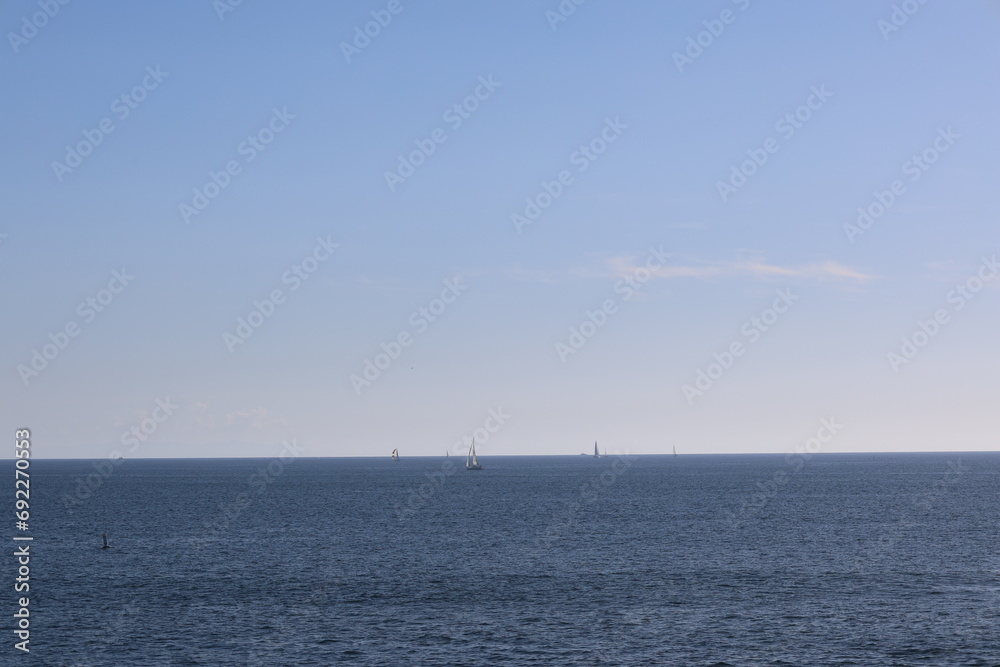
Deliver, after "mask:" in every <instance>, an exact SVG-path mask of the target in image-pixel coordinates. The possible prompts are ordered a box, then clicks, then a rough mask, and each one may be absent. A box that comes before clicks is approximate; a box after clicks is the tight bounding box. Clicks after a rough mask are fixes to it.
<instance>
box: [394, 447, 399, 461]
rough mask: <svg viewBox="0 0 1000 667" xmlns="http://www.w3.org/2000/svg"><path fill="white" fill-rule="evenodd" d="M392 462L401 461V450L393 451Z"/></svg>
mask: <svg viewBox="0 0 1000 667" xmlns="http://www.w3.org/2000/svg"><path fill="white" fill-rule="evenodd" d="M392 460H393V461H398V460H399V450H398V449H394V450H392Z"/></svg>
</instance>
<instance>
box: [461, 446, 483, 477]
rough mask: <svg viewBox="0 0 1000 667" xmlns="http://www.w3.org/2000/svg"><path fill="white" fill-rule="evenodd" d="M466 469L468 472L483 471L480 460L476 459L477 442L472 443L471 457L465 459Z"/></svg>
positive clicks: (470, 448)
mask: <svg viewBox="0 0 1000 667" xmlns="http://www.w3.org/2000/svg"><path fill="white" fill-rule="evenodd" d="M465 469H466V470H482V469H483V466H482V465H480V463H479V459H477V458H476V441H475V440H473V441H472V446H471V447H469V457H468V458H467V459H465Z"/></svg>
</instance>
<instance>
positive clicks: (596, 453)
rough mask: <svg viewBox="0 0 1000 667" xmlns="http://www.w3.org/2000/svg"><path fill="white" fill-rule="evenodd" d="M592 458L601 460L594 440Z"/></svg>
mask: <svg viewBox="0 0 1000 667" xmlns="http://www.w3.org/2000/svg"><path fill="white" fill-rule="evenodd" d="M594 458H595V459H599V458H601V455H600V454H599V453H598V451H597V441H596V440H594Z"/></svg>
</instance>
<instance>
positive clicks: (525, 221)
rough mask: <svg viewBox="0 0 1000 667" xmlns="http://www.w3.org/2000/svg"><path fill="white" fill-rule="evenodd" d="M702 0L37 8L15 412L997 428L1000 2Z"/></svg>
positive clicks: (15, 112) (73, 416)
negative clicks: (999, 33) (681, 3)
mask: <svg viewBox="0 0 1000 667" xmlns="http://www.w3.org/2000/svg"><path fill="white" fill-rule="evenodd" d="M678 4H679V3H669V4H668V3H657V2H648V1H647V2H625V3H611V2H602V1H600V0H588V1H586V2H582V3H581V4H579V5H577V4H574V3H573V2H571V1H570V0H564V1H563V2H562V3H560V2H558V1H556V0H551V1H547V2H504V3H460V2H436V3H430V2H410V1H407V0H398V1H395V0H392V1H390V0H379V1H376V2H357V3H323V2H300V3H293V4H292V5H279V4H276V3H262V2H245V3H242V4H239V5H236V4H235V3H233V2H232V1H231V0H218V1H217V2H215V3H213V2H211V1H209V0H204V1H202V2H188V3H169V4H156V3H128V2H124V1H114V2H104V3H99V4H87V3H72V2H71V3H69V4H66V5H61V4H59V3H58V2H56V1H55V0H52V1H51V2H45V1H44V0H43V1H42V2H37V1H35V2H26V1H21V0H17V1H15V2H9V3H6V4H5V5H4V6H3V8H2V9H0V26H2V27H3V33H4V34H5V40H4V41H5V44H4V45H3V46H2V47H0V48H2V49H3V55H2V58H3V59H4V61H5V62H4V63H3V73H2V75H0V76H2V80H3V93H4V95H3V102H2V105H0V115H2V119H3V127H4V141H3V160H2V163H0V169H2V172H0V192H2V198H0V201H2V209H0V213H2V215H0V281H2V285H3V290H2V292H0V304H2V306H3V311H4V313H5V318H6V324H5V326H4V339H3V345H2V349H0V353H2V355H3V360H2V364H0V366H2V369H3V373H2V376H0V392H2V396H3V401H2V402H3V405H4V409H3V414H2V419H0V422H2V426H3V430H4V431H5V432H6V433H9V434H10V433H12V432H13V431H14V430H15V429H16V428H30V429H31V430H32V432H33V434H34V453H35V455H36V456H38V457H45V458H103V457H107V456H111V455H113V453H116V452H120V453H121V455H123V456H125V457H126V458H132V457H173V456H177V457H189V456H278V455H279V453H280V452H282V448H283V447H284V445H282V443H283V442H290V441H293V440H294V441H295V442H296V443H297V445H298V446H299V447H301V448H302V452H303V455H305V456H380V455H388V453H389V452H390V451H391V450H392V449H393V448H398V449H399V450H400V453H401V455H402V456H404V457H405V456H419V455H428V456H429V455H443V454H444V452H445V451H450V452H451V453H452V455H456V454H458V453H461V452H462V451H464V447H465V445H464V444H459V443H461V442H462V441H463V439H464V438H467V437H472V436H473V435H475V434H476V433H477V432H478V435H477V436H476V437H477V449H478V450H479V453H480V455H481V456H483V457H484V458H485V457H488V456H489V455H491V454H494V455H502V454H577V453H580V452H583V451H588V450H590V449H591V448H592V444H591V443H592V442H593V441H594V440H598V441H599V442H600V443H601V447H602V449H603V448H606V449H607V450H608V451H609V452H616V451H621V452H624V451H628V452H630V453H633V454H656V453H667V452H669V451H670V449H671V447H672V446H676V447H677V449H678V451H679V452H681V453H729V452H738V453H750V452H781V453H784V452H789V451H793V450H794V449H795V448H796V447H799V448H802V447H804V446H806V444H807V443H808V442H810V440H809V439H810V438H815V440H813V441H812V444H811V445H810V447H811V450H810V451H813V450H815V451H823V452H847V451H873V452H874V451H880V452H881V451H926V450H944V451H948V450H955V451H968V450H996V449H997V448H998V447H997V442H998V438H997V435H996V417H995V415H996V396H997V392H998V389H1000V355H998V354H997V352H996V339H997V331H998V325H1000V314H998V313H1000V311H998V303H1000V290H998V287H1000V280H997V279H996V274H997V273H1000V267H998V266H997V265H996V258H997V255H998V252H1000V243H998V238H997V224H996V223H997V220H998V216H997V213H998V209H1000V206H998V204H997V197H996V192H997V188H996V183H997V182H998V177H1000V167H998V165H997V156H998V155H1000V152H998V150H997V149H998V147H1000V125H998V124H997V122H996V119H997V118H998V117H1000V86H998V85H997V78H998V75H997V64H998V62H1000V41H998V40H997V39H996V34H997V29H998V26H1000V4H998V3H997V2H994V1H987V0H967V1H964V2H957V3H935V2H928V3H925V4H920V3H919V2H916V0H912V1H911V2H898V1H897V2H891V1H887V0H877V1H874V2H873V1H872V0H865V1H862V0H846V1H843V2H837V3H794V4H793V3H764V2H758V1H757V0H713V1H712V2H701V3H685V4H684V6H677V5H678ZM571 10H572V11H571ZM46 11H47V12H49V14H51V15H46V14H45V12H46ZM560 12H562V13H560ZM908 12H909V13H908ZM379 22H381V24H384V25H381V24H379ZM39 26H40V27H39ZM365 30H368V32H369V33H370V34H371V35H374V36H369V35H365ZM859 209H860V210H861V213H859ZM862 213H864V214H866V216H867V217H865V216H862ZM831 425H833V426H831Z"/></svg>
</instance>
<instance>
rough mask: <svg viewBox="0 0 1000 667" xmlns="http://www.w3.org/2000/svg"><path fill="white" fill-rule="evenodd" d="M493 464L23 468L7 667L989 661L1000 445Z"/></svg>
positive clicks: (995, 598)
mask: <svg viewBox="0 0 1000 667" xmlns="http://www.w3.org/2000/svg"><path fill="white" fill-rule="evenodd" d="M481 461H482V463H483V465H484V466H485V468H486V469H485V470H483V471H466V470H465V469H464V465H463V464H464V462H463V460H462V459H461V458H458V457H451V458H448V459H445V458H429V457H424V458H407V457H406V456H405V452H404V456H403V458H402V459H401V460H400V461H398V462H393V461H391V460H389V458H388V457H385V458H379V459H374V458H355V459H316V458H301V459H292V458H290V459H287V460H286V461H285V462H284V463H283V462H281V461H279V460H277V459H229V460H205V459H202V460H126V461H120V462H118V464H117V465H112V464H111V463H109V462H107V461H105V462H103V463H101V464H98V465H95V463H94V462H90V461H69V460H65V461H46V460H34V461H32V462H31V468H30V472H31V493H32V496H31V524H30V531H29V532H28V533H27V534H30V535H31V536H33V537H34V541H33V542H31V554H32V557H31V575H30V576H31V581H30V586H31V589H30V593H29V595H30V600H31V602H30V610H31V641H30V648H31V653H30V654H29V655H22V654H20V652H19V651H16V650H15V649H14V648H13V643H14V641H16V639H15V638H14V635H13V633H12V629H13V628H14V622H13V619H12V618H11V616H10V614H8V615H7V619H8V620H7V623H6V626H7V628H6V629H5V630H4V633H3V636H5V637H6V642H7V646H4V647H3V648H2V649H0V655H2V656H3V659H2V660H0V662H2V663H3V664H12V665H13V664H24V665H28V664H38V665H160V664H163V665H167V664H169V665H333V664H349V665H505V664H506V665H886V666H888V665H1000V454H993V453H961V454H959V453H955V454H883V455H871V454H821V455H816V456H811V457H810V456H792V457H785V456H783V455H754V456H736V455H733V456H698V455H682V456H678V457H672V456H615V455H611V456H608V457H606V458H601V459H594V458H593V457H589V456H575V457H571V456H561V457H557V456H550V457H489V456H486V457H482V458H481ZM6 465H7V466H9V468H8V471H9V473H10V477H9V478H13V470H12V468H13V463H12V462H8V463H7V464H6ZM98 468H100V469H101V470H100V471H99V470H98ZM88 475H90V478H89V480H88ZM88 483H89V485H88ZM12 496H13V493H12V492H11V497H12ZM9 502H10V503H11V507H12V505H13V500H12V499H11V500H10V501H9ZM10 530H11V532H13V525H11V528H10ZM103 532H107V533H108V535H109V538H110V541H111V544H112V548H110V549H101V548H100V547H101V533H103ZM10 544H16V543H13V542H11V543H10ZM10 551H13V548H11V549H10ZM15 569H16V562H15V559H14V558H12V557H11V556H8V557H6V558H4V559H3V572H4V577H5V581H6V582H8V583H4V585H3V589H4V590H6V591H7V595H6V598H5V599H4V601H3V604H4V605H5V607H6V608H7V609H8V610H9V611H10V612H12V611H13V610H14V609H15V604H16V596H15V593H14V592H13V590H12V587H13V581H14V577H15V576H17V575H16V572H15ZM17 595H21V594H17Z"/></svg>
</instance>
